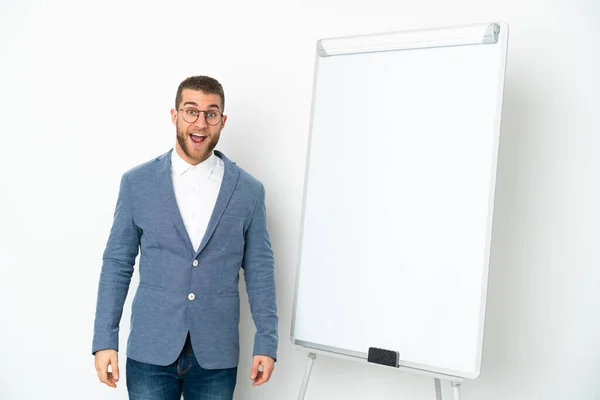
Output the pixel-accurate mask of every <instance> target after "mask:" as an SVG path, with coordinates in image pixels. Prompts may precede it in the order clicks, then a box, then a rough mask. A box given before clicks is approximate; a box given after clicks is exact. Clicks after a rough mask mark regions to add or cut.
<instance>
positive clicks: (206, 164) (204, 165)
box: [171, 149, 217, 178]
mask: <svg viewBox="0 0 600 400" xmlns="http://www.w3.org/2000/svg"><path fill="white" fill-rule="evenodd" d="M216 164H217V156H216V155H215V153H214V151H213V152H212V153H211V155H210V156H209V157H208V158H207V159H206V160H204V161H202V162H201V163H200V164H198V165H191V164H189V163H188V162H187V161H185V160H184V159H183V158H181V156H180V155H179V153H177V150H176V149H173V151H172V152H171V166H172V167H171V168H172V169H173V172H175V173H176V174H177V175H180V176H181V175H183V174H185V173H186V172H188V171H190V172H192V171H193V172H194V173H195V174H199V175H200V176H205V177H206V178H209V177H210V174H211V173H212V171H213V170H214V168H215V165H216Z"/></svg>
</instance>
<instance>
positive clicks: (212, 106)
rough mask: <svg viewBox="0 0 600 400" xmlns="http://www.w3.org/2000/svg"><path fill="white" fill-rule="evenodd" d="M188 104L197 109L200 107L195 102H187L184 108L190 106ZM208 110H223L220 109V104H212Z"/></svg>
mask: <svg viewBox="0 0 600 400" xmlns="http://www.w3.org/2000/svg"><path fill="white" fill-rule="evenodd" d="M188 104H189V105H192V106H196V107H198V103H196V102H194V101H186V102H185V103H183V105H184V106H185V105H188ZM208 108H216V109H217V110H221V108H220V107H219V105H218V104H210V105H209V106H208Z"/></svg>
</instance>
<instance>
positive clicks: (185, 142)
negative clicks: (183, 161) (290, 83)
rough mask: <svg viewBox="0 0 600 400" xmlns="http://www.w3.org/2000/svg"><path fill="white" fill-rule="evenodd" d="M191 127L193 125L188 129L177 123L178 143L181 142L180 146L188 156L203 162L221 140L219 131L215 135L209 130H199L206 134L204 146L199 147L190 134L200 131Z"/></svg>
mask: <svg viewBox="0 0 600 400" xmlns="http://www.w3.org/2000/svg"><path fill="white" fill-rule="evenodd" d="M190 128H191V127H189V128H188V129H187V131H186V130H185V129H184V128H182V127H180V126H179V122H178V123H177V128H176V129H177V143H179V147H181V150H183V152H184V154H185V155H186V156H188V157H189V158H190V159H192V160H194V161H196V162H198V163H201V162H202V161H204V160H206V159H207V158H208V157H210V155H211V154H212V152H213V150H214V149H215V147H216V146H217V143H218V142H219V133H217V134H216V135H214V136H213V135H211V134H209V133H207V132H199V133H202V134H205V135H206V139H204V142H203V143H202V147H201V148H199V149H198V148H195V147H194V143H193V142H192V139H191V138H190V134H191V133H192V132H198V131H194V130H193V129H190Z"/></svg>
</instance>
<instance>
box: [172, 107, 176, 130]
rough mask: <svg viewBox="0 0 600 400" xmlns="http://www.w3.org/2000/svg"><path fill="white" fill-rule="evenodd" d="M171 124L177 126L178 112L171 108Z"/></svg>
mask: <svg viewBox="0 0 600 400" xmlns="http://www.w3.org/2000/svg"><path fill="white" fill-rule="evenodd" d="M171 122H173V125H175V126H177V110H176V109H174V108H171Z"/></svg>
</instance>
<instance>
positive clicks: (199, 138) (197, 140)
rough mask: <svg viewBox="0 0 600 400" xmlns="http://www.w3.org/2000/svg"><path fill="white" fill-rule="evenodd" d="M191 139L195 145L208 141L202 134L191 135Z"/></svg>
mask: <svg viewBox="0 0 600 400" xmlns="http://www.w3.org/2000/svg"><path fill="white" fill-rule="evenodd" d="M190 138H191V139H192V142H194V144H202V143H203V142H204V141H205V140H206V135H203V134H201V133H191V134H190Z"/></svg>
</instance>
